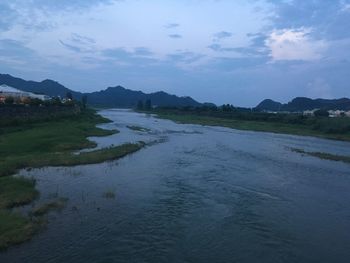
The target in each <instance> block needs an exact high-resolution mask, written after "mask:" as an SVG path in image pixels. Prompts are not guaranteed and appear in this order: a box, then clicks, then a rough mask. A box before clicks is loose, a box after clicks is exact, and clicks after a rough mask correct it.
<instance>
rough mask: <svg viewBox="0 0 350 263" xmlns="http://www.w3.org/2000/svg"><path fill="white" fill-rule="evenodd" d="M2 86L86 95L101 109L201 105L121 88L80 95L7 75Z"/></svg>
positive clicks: (2, 77)
mask: <svg viewBox="0 0 350 263" xmlns="http://www.w3.org/2000/svg"><path fill="white" fill-rule="evenodd" d="M2 84H6V85H8V86H11V87H14V88H17V89H20V90H23V91H30V92H33V93H37V94H46V95H49V96H52V97H53V96H60V97H65V96H66V94H67V93H68V92H70V93H72V95H73V98H74V99H77V100H80V99H81V98H82V96H84V95H86V96H87V101H88V104H90V105H93V106H101V107H123V108H132V107H135V106H136V105H137V102H138V101H139V100H142V101H144V102H145V101H146V100H151V101H152V104H153V105H157V106H176V107H183V106H200V105H201V103H199V102H197V101H195V100H194V99H192V98H191V97H178V96H175V95H170V94H168V93H166V92H163V91H159V92H155V93H150V94H146V93H143V92H142V91H133V90H129V89H125V88H123V87H121V86H116V87H109V88H107V89H106V90H101V91H96V92H92V93H81V92H77V91H73V90H70V89H68V88H66V87H64V86H63V85H61V84H60V83H58V82H56V81H53V80H44V81H41V82H36V81H26V80H23V79H20V78H15V77H13V76H11V75H8V74H0V85H2Z"/></svg>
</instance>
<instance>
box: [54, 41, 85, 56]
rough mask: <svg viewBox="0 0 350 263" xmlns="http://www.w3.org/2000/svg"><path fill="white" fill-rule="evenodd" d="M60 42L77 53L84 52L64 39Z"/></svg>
mask: <svg viewBox="0 0 350 263" xmlns="http://www.w3.org/2000/svg"><path fill="white" fill-rule="evenodd" d="M59 42H60V43H61V45H62V46H64V47H65V48H67V49H68V50H70V51H73V52H77V53H80V52H82V49H81V48H79V47H77V46H73V45H69V44H66V43H64V42H63V41H62V40H59Z"/></svg>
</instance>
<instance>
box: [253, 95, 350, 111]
mask: <svg viewBox="0 0 350 263" xmlns="http://www.w3.org/2000/svg"><path fill="white" fill-rule="evenodd" d="M256 109H258V110H261V111H289V112H301V111H305V110H313V109H325V110H344V111H349V110H350V99H348V98H341V99H334V100H331V99H309V98H304V97H298V98H295V99H293V100H292V101H290V102H288V103H286V104H282V103H280V102H277V101H273V100H270V99H266V100H263V101H262V102H261V103H260V104H259V105H258V106H256Z"/></svg>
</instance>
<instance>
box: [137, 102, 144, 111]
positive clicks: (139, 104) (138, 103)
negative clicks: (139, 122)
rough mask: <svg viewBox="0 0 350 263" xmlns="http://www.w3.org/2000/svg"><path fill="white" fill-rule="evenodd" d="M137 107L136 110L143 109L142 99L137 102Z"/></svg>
mask: <svg viewBox="0 0 350 263" xmlns="http://www.w3.org/2000/svg"><path fill="white" fill-rule="evenodd" d="M137 109H138V110H143V102H142V100H139V101H138V102H137Z"/></svg>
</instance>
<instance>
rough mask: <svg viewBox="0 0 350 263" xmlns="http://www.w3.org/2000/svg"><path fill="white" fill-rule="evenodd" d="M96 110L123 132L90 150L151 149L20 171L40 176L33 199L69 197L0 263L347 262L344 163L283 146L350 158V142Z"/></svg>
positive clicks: (348, 168)
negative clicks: (133, 145)
mask: <svg viewBox="0 0 350 263" xmlns="http://www.w3.org/2000/svg"><path fill="white" fill-rule="evenodd" d="M101 114H102V115H103V116H105V117H107V118H110V119H111V120H113V122H112V123H109V124H104V125H102V126H103V127H104V128H107V129H114V128H117V129H118V130H120V133H119V134H115V135H112V136H108V137H104V138H91V139H92V140H94V141H96V142H97V143H98V147H106V146H110V145H119V144H122V143H125V142H136V141H140V140H142V141H145V142H148V143H150V145H149V146H148V147H146V148H145V149H143V150H141V151H139V152H137V153H135V154H132V155H129V156H127V157H125V158H123V159H120V160H118V161H113V162H106V163H103V164H96V165H86V166H76V167H64V168H61V167H58V168H57V167H56V168H51V167H48V168H44V169H35V170H31V171H21V172H20V174H21V175H25V176H33V177H35V178H36V179H37V187H38V189H39V190H40V192H41V197H40V199H39V200H38V201H37V203H40V202H46V201H48V200H51V199H52V198H53V196H56V195H58V196H60V197H68V198H69V201H68V204H67V207H66V208H65V209H64V210H63V211H62V212H60V213H56V212H53V213H50V214H49V215H48V220H49V224H48V227H47V229H45V230H44V231H42V232H41V233H40V234H38V235H36V236H35V237H34V238H33V240H32V241H30V242H27V243H25V244H22V245H20V246H17V247H14V248H11V249H9V250H8V251H6V252H4V253H2V254H0V262H11V263H12V262H13V263H15V262H33V263H40V262H45V263H49V262H74V263H79V262H82V263H83V262H84V263H87V262H94V263H95V262H101V263H102V262H167V263H169V262H349V260H350V205H349V201H350V165H348V164H345V163H341V162H334V161H327V160H320V159H317V158H315V157H310V156H303V155H301V154H298V153H295V152H292V151H291V150H290V148H302V149H304V150H306V151H321V152H329V153H334V154H342V155H350V144H349V143H345V142H338V141H331V140H324V139H317V138H311V137H299V136H291V135H278V134H272V133H259V132H249V131H237V130H232V129H227V128H220V127H206V126H199V125H182V124H176V123H174V122H172V121H169V120H160V119H156V118H154V117H152V116H150V115H145V114H138V113H134V112H130V111H125V110H104V111H102V112H101ZM128 125H137V126H141V127H145V128H148V129H150V130H151V131H150V132H137V131H132V130H130V129H128V128H127V127H126V126H128ZM106 191H113V192H115V194H116V198H115V199H106V198H105V197H104V193H105V192H106Z"/></svg>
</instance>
